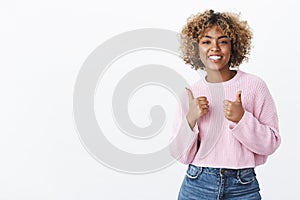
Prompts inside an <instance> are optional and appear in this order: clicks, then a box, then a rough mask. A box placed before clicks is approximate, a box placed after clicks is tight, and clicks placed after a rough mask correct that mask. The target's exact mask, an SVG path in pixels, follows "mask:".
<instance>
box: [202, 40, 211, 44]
mask: <svg viewBox="0 0 300 200" xmlns="http://www.w3.org/2000/svg"><path fill="white" fill-rule="evenodd" d="M201 43H202V44H210V41H208V40H204V41H202V42H201Z"/></svg>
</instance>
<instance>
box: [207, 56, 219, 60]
mask: <svg viewBox="0 0 300 200" xmlns="http://www.w3.org/2000/svg"><path fill="white" fill-rule="evenodd" d="M209 58H210V59H213V60H220V59H221V56H209Z"/></svg>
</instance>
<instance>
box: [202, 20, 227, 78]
mask: <svg viewBox="0 0 300 200" xmlns="http://www.w3.org/2000/svg"><path fill="white" fill-rule="evenodd" d="M199 56H200V59H201V61H202V63H203V64H204V66H205V69H206V71H207V72H208V73H209V72H211V71H217V72H223V71H224V72H228V71H229V64H228V62H229V59H230V56H231V41H230V38H228V37H227V36H226V35H225V34H224V32H223V31H222V30H221V29H220V28H219V27H218V26H212V27H210V28H207V29H206V30H205V32H204V33H203V35H202V37H201V38H200V41H199Z"/></svg>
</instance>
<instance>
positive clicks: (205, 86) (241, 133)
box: [170, 70, 281, 169]
mask: <svg viewBox="0 0 300 200" xmlns="http://www.w3.org/2000/svg"><path fill="white" fill-rule="evenodd" d="M191 90H192V91H193V94H194V97H195V98H196V97H198V96H206V97H207V99H208V101H209V113H208V114H206V115H204V116H203V117H202V118H200V120H198V121H197V123H196V125H195V127H194V128H193V129H191V128H190V127H189V125H188V122H187V120H186V114H187V112H188V96H187V94H186V93H184V95H183V96H182V99H181V102H182V103H181V106H179V108H180V109H178V113H177V116H176V121H175V123H174V129H173V132H172V137H171V143H170V152H171V155H172V156H173V157H174V158H176V159H177V160H178V161H179V162H182V163H184V164H190V163H192V164H194V165H197V166H202V167H216V168H232V169H241V168H247V167H255V166H258V165H261V164H263V163H265V162H266V159H267V157H268V155H270V154H272V153H273V152H274V151H275V150H276V149H277V148H278V146H279V145H280V141H281V139H280V136H279V133H278V117H277V113H276V107H275V104H274V101H273V99H272V96H271V94H270V92H269V90H268V88H267V86H266V84H265V82H264V81H263V80H262V79H260V78H258V77H257V76H254V75H251V74H248V73H245V72H242V71H240V70H239V71H238V72H237V74H236V75H235V76H234V77H233V78H232V79H231V80H229V81H226V82H222V83H209V82H207V81H206V80H205V79H201V80H200V81H198V82H196V83H195V84H194V85H193V86H192V87H191ZM239 90H241V91H242V94H241V99H242V105H243V107H244V109H245V113H244V115H243V117H242V119H241V120H240V121H239V122H238V123H234V122H231V121H229V120H227V119H226V118H225V117H224V112H223V101H224V100H225V99H227V100H230V101H235V98H236V94H237V92H238V91H239Z"/></svg>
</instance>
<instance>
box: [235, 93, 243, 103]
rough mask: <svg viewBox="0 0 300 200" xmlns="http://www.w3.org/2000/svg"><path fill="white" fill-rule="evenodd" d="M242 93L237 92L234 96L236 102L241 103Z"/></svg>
mask: <svg viewBox="0 0 300 200" xmlns="http://www.w3.org/2000/svg"><path fill="white" fill-rule="evenodd" d="M241 96H242V91H238V92H237V94H236V100H235V101H236V102H239V103H242V97H241Z"/></svg>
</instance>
